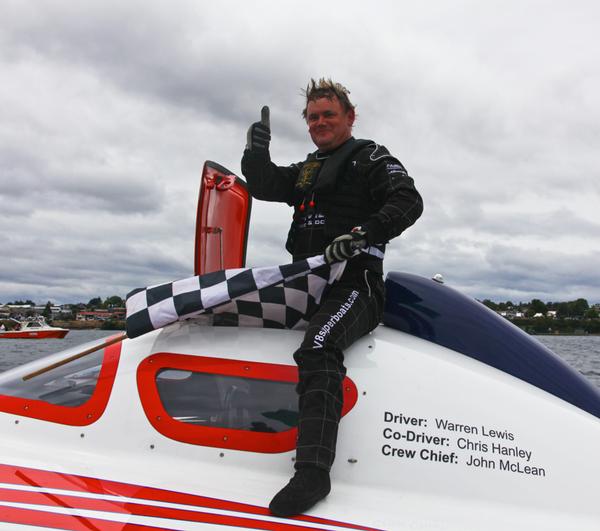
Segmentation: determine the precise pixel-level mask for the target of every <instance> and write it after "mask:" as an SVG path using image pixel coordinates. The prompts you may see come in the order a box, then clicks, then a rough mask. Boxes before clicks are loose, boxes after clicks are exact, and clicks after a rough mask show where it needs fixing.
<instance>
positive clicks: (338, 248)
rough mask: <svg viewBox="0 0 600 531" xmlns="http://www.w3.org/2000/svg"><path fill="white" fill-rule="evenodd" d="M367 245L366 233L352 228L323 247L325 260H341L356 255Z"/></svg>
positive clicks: (332, 261)
mask: <svg viewBox="0 0 600 531" xmlns="http://www.w3.org/2000/svg"><path fill="white" fill-rule="evenodd" d="M366 246H367V234H366V232H363V231H361V230H353V231H352V232H349V233H348V234H342V236H338V237H337V238H336V239H335V240H333V241H332V242H331V243H330V244H329V245H328V246H327V248H326V249H325V260H326V261H327V263H328V264H333V263H334V262H342V261H343V260H348V258H352V257H353V256H355V255H357V254H358V253H359V252H360V250H361V249H364V248H365V247H366Z"/></svg>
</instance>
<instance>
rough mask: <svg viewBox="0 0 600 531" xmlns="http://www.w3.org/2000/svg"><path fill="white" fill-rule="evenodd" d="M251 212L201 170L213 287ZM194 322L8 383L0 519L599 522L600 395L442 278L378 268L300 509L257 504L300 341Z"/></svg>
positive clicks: (356, 525)
mask: <svg viewBox="0 0 600 531" xmlns="http://www.w3.org/2000/svg"><path fill="white" fill-rule="evenodd" d="M249 217H250V199H249V197H248V194H247V192H246V189H245V184H244V182H243V181H242V180H241V179H239V178H237V177H235V176H234V175H232V174H231V172H229V171H228V170H226V169H225V168H223V167H222V166H219V165H218V164H214V163H210V162H209V163H207V164H206V165H205V169H204V174H203V179H202V185H201V193H200V201H199V208H198V214H197V219H198V222H197V227H196V230H197V233H196V251H197V252H196V274H198V275H199V274H201V273H210V272H213V273H211V274H212V275H213V276H210V277H204V280H203V281H201V283H202V282H204V283H205V284H207V285H209V286H208V287H209V290H210V288H211V287H212V284H211V282H212V281H214V280H215V279H216V278H217V277H218V276H219V275H221V276H222V277H224V278H225V277H226V278H229V279H230V278H233V277H231V276H227V275H226V274H224V273H217V272H216V271H217V270H223V269H231V268H240V267H243V265H244V257H245V249H246V240H247V227H248V220H249ZM201 278H202V277H201ZM235 278H237V277H235ZM207 279H208V280H210V281H211V282H208V280H207ZM184 285H185V283H179V284H177V283H175V284H173V286H175V287H176V288H177V289H175V288H173V287H172V288H171V293H170V298H169V297H167V296H166V295H165V296H164V298H160V297H158V291H156V296H157V299H156V301H155V302H156V304H158V305H159V306H160V307H161V308H162V309H163V310H164V311H165V312H166V311H167V309H166V306H167V305H168V304H170V302H168V301H172V300H173V298H174V297H175V295H176V293H175V292H177V293H178V294H179V295H182V297H183V298H185V297H184V296H185V295H186V294H187V293H189V292H188V291H185V290H184V289H183V288H184ZM161 289H162V288H161ZM159 291H160V290H159ZM247 296H248V297H250V295H247ZM246 302H247V301H246ZM161 305H162V306H161ZM225 306H226V305H225ZM161 311H162V310H161ZM163 313H164V312H163ZM188 317H190V318H189V319H185V320H182V321H177V322H174V323H173V324H168V325H166V326H162V327H160V328H158V329H157V330H154V331H151V332H148V333H145V334H143V335H140V336H139V337H137V338H134V339H123V337H122V336H121V335H119V334H117V335H115V336H113V337H111V338H109V339H103V340H100V341H98V342H96V343H94V344H88V345H83V346H81V347H79V348H77V349H71V350H68V351H63V352H60V353H57V354H54V355H52V356H50V357H48V358H45V359H41V360H37V361H36V362H33V363H30V364H28V365H24V366H21V367H17V368H15V369H12V370H10V371H7V372H5V373H3V374H0V395H1V396H0V422H1V423H2V426H3V428H2V433H3V436H2V439H1V440H0V455H2V463H1V464H0V476H1V479H0V482H1V483H2V484H1V485H0V522H3V523H2V525H1V526H0V527H1V528H2V529H49V528H50V529H77V530H80V529H101V530H117V529H118V530H121V529H132V530H135V529H140V530H141V529H181V530H219V531H223V530H225V529H236V530H241V529H266V530H290V531H297V530H314V529H321V530H330V531H333V530H335V531H341V530H349V529H361V530H375V529H377V530H388V531H402V530H408V529H428V530H454V531H465V530H478V531H479V530H482V529H486V530H498V531H500V530H502V531H505V530H507V529H511V530H523V531H525V530H527V531H530V530H533V529H540V530H541V529H543V530H557V531H558V530H560V531H564V530H567V529H569V530H570V529H574V530H578V531H586V530H588V531H592V530H598V529H599V528H600V506H599V505H598V503H597V494H596V493H597V484H598V478H599V477H600V460H599V459H598V448H600V392H599V390H598V389H597V388H595V387H594V386H592V384H591V383H589V382H588V381H586V380H585V379H584V378H583V377H582V376H580V375H579V374H578V373H577V372H576V371H574V370H573V369H571V368H570V367H569V366H567V365H566V364H565V363H564V362H562V361H561V360H560V359H559V358H558V357H557V356H555V355H554V354H553V353H552V352H550V351H549V350H547V349H546V348H545V347H543V346H542V345H541V344H540V343H539V342H537V341H536V340H535V339H532V338H530V337H529V336H527V335H526V334H525V333H523V332H521V331H520V330H519V329H518V328H516V327H514V326H513V325H512V324H510V323H509V322H508V321H506V320H504V319H503V318H501V317H499V316H497V315H496V314H495V313H494V312H492V311H490V310H488V309H487V308H486V307H485V306H483V305H482V304H480V303H478V302H477V301H475V300H473V299H470V298H468V297H466V296H464V295H462V294H460V293H459V292H457V291H456V290H454V289H452V288H451V287H449V286H448V285H447V284H444V283H441V282H437V281H434V280H431V279H428V278H422V277H418V276H415V275H409V274H405V273H390V274H389V275H388V276H387V279H386V307H385V317H384V323H382V324H381V325H380V326H379V327H378V328H377V329H376V330H375V331H374V332H373V333H371V334H369V335H368V336H366V337H364V338H362V339H361V340H359V341H357V342H356V343H355V344H354V345H353V346H352V347H350V348H349V349H348V350H347V351H346V352H345V356H346V358H345V359H346V365H347V369H348V372H347V377H346V379H345V381H344V385H343V391H344V411H343V413H344V418H343V420H342V422H341V424H340V435H339V442H338V448H337V459H336V464H335V466H334V468H333V470H332V477H331V479H332V483H333V484H334V487H335V488H334V489H333V490H332V493H331V494H330V495H329V496H328V497H327V498H326V499H325V500H323V501H322V502H320V503H319V504H318V505H316V506H315V507H314V508H313V509H312V510H311V511H310V512H309V513H307V514H306V515H302V516H299V517H294V518H277V517H274V516H272V515H271V514H270V513H269V511H268V509H267V505H268V502H269V500H270V499H271V496H272V494H273V493H274V492H275V491H276V490H277V489H278V488H280V486H281V485H282V484H283V483H284V481H285V480H286V479H287V478H288V476H289V473H290V470H291V466H292V463H291V460H292V458H293V455H294V452H293V451H294V447H295V437H296V422H297V412H298V407H297V396H296V393H295V383H296V382H297V369H296V366H295V364H294V361H293V358H292V353H293V351H294V350H295V349H296V347H297V346H298V344H299V342H300V341H301V338H302V332H301V331H299V330H294V329H292V330H290V329H284V327H283V326H281V327H275V326H273V327H256V326H241V325H244V324H246V325H248V324H252V319H250V318H249V317H244V318H242V317H238V319H237V321H236V322H235V324H236V325H237V326H231V325H232V324H234V323H233V322H232V321H231V320H230V317H231V316H229V315H227V314H219V311H212V312H209V313H208V314H202V315H198V316H191V315H190V316H188Z"/></svg>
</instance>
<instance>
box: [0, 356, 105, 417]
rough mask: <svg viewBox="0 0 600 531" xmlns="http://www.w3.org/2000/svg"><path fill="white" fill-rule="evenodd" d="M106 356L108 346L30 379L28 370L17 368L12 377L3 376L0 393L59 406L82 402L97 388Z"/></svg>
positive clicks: (72, 405) (71, 405) (75, 404)
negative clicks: (24, 377) (26, 375)
mask: <svg viewBox="0 0 600 531" xmlns="http://www.w3.org/2000/svg"><path fill="white" fill-rule="evenodd" d="M103 358H104V349H100V350H98V351H96V352H94V353H92V354H90V355H88V356H85V357H83V358H80V359H78V360H74V361H71V362H69V363H67V364H66V365H62V366H60V367H56V368H54V369H50V370H49V371H47V372H44V373H42V374H40V375H38V376H34V377H33V378H30V379H27V380H24V379H23V376H24V375H25V371H23V370H19V371H15V372H14V373H13V374H12V375H6V376H9V377H8V378H1V379H0V395H6V396H12V397H19V398H29V399H32V400H40V401H42V402H47V403H49V404H54V405H59V406H70V407H76V406H80V405H82V404H84V403H85V402H87V401H88V400H89V399H90V397H91V396H92V394H93V392H94V390H95V389H96V383H97V382H98V376H99V374H100V369H101V368H102V360H103ZM19 369H23V368H21V367H19ZM30 370H31V371H33V370H35V369H33V368H31V369H30ZM10 376H13V377H10Z"/></svg>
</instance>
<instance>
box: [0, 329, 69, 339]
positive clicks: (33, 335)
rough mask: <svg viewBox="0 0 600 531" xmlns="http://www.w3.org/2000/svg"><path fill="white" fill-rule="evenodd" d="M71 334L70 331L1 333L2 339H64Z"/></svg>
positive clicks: (0, 337)
mask: <svg viewBox="0 0 600 531" xmlns="http://www.w3.org/2000/svg"><path fill="white" fill-rule="evenodd" d="M68 333H69V331H68V330H61V329H57V330H25V331H20V330H15V331H9V332H0V339H62V338H63V337H65V336H66V335H67V334H68Z"/></svg>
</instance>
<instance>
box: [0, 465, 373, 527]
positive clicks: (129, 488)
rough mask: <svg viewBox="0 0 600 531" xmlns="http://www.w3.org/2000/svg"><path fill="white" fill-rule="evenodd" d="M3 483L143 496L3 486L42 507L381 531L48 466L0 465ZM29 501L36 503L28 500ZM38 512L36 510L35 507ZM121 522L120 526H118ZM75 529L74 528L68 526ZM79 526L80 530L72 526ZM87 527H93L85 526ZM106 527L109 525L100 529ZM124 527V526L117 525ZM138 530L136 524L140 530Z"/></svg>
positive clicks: (3, 495) (0, 512)
mask: <svg viewBox="0 0 600 531" xmlns="http://www.w3.org/2000/svg"><path fill="white" fill-rule="evenodd" d="M0 483H10V484H14V485H24V486H34V487H38V488H46V489H60V490H69V491H72V492H73V494H76V493H78V492H85V493H92V494H101V495H112V496H123V497H128V498H135V499H136V500H140V502H142V503H140V504H137V503H130V502H113V501H106V500H94V499H86V498H81V497H78V496H76V495H75V496H73V495H63V494H50V493H32V492H26V491H15V490H11V489H0V499H3V500H7V501H15V502H16V501H21V502H22V503H37V504H43V505H53V506H56V507H76V508H78V509H90V510H101V511H111V512H118V513H129V514H136V515H139V516H155V517H161V518H178V519H181V520H189V521H198V522H207V523H209V522H210V523H216V524H221V525H237V526H242V525H243V526H246V527H248V528H249V529H265V530H275V531H277V530H279V529H286V530H289V531H296V530H298V531H300V530H304V529H307V528H306V527H305V526H302V522H311V523H316V524H323V525H335V526H338V527H344V528H347V529H360V530H362V531H381V530H378V529H375V528H371V527H364V526H358V525H356V524H351V523H345V522H339V521H335V520H329V519H325V518H317V517H313V516H298V517H295V518H294V520H296V521H297V522H298V524H297V525H295V524H285V523H283V522H267V521H262V520H254V519H251V518H248V517H250V516H252V515H263V516H271V513H270V512H269V510H268V509H267V508H266V507H258V506H255V505H248V504H244V503H239V502H232V501H227V500H219V499H216V498H209V497H205V496H198V495H194V494H186V493H182V492H175V491H169V490H164V489H157V488H153V487H144V486H140V485H133V484H128V483H120V482H116V481H108V480H102V479H96V478H89V477H85V476H77V475H71V474H64V473H59V472H51V471H45V470H37V469H32V468H25V467H15V466H11V465H2V464H0ZM27 499H30V500H35V501H25V500H27ZM144 500H151V501H157V502H163V503H176V504H180V505H189V506H193V507H194V508H198V509H201V508H211V509H218V510H223V511H234V512H239V513H245V515H244V516H239V517H238V516H225V515H214V514H209V513H202V512H196V511H188V510H185V509H170V508H164V507H152V506H148V505H145V504H143V501H144ZM34 512H35V511H34ZM3 516H4V508H0V521H12V520H3ZM120 525H122V524H120ZM69 529H71V528H69ZM73 529H79V528H73ZM87 529H89V528H87ZM102 529H105V528H102ZM119 529H121V528H119ZM136 529H137V528H136Z"/></svg>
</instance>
